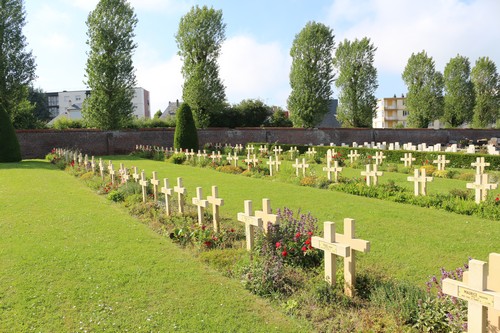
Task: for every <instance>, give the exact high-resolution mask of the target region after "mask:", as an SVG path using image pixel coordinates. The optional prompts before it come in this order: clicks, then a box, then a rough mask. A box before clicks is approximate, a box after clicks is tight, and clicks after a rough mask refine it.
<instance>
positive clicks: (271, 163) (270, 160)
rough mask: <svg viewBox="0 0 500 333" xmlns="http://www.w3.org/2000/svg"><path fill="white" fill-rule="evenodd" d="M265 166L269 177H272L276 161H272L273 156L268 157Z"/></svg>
mask: <svg viewBox="0 0 500 333" xmlns="http://www.w3.org/2000/svg"><path fill="white" fill-rule="evenodd" d="M266 164H267V165H269V175H270V176H271V177H272V176H273V166H275V165H276V161H273V156H272V155H270V156H269V161H267V162H266Z"/></svg>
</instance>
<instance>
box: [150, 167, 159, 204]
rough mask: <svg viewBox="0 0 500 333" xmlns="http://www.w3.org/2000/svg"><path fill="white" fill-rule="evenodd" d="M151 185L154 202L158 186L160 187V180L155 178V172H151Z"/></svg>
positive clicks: (156, 198)
mask: <svg viewBox="0 0 500 333" xmlns="http://www.w3.org/2000/svg"><path fill="white" fill-rule="evenodd" d="M151 185H153V197H154V200H155V202H156V201H157V200H158V186H159V185H160V180H159V179H158V177H157V173H156V171H153V178H151Z"/></svg>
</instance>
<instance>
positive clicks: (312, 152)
mask: <svg viewBox="0 0 500 333" xmlns="http://www.w3.org/2000/svg"><path fill="white" fill-rule="evenodd" d="M306 155H307V157H309V158H314V155H316V149H314V147H312V149H311V147H309V148H307V151H306Z"/></svg>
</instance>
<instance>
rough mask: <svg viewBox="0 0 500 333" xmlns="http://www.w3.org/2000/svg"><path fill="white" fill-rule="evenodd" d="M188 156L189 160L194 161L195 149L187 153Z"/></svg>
mask: <svg viewBox="0 0 500 333" xmlns="http://www.w3.org/2000/svg"><path fill="white" fill-rule="evenodd" d="M186 150H187V149H186ZM186 155H187V157H188V160H192V159H193V158H194V155H195V153H194V150H193V149H191V151H190V152H186Z"/></svg>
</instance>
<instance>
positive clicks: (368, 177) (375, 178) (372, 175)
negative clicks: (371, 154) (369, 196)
mask: <svg viewBox="0 0 500 333" xmlns="http://www.w3.org/2000/svg"><path fill="white" fill-rule="evenodd" d="M383 174H384V173H383V172H382V171H378V166H377V165H376V164H374V165H373V171H372V170H371V164H367V165H366V171H362V172H361V176H365V177H366V185H368V186H371V184H372V181H371V179H372V178H373V185H377V183H378V177H380V176H382V175H383Z"/></svg>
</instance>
